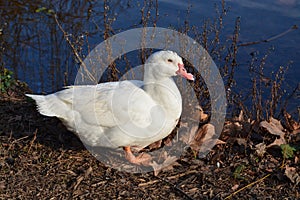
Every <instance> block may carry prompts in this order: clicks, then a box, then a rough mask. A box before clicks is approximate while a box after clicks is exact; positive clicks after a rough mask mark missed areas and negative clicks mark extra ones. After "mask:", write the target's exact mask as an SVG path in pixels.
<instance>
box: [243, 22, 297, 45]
mask: <svg viewBox="0 0 300 200" xmlns="http://www.w3.org/2000/svg"><path fill="white" fill-rule="evenodd" d="M297 29H298V26H297V25H293V26H292V27H290V28H289V29H288V30H286V31H284V32H282V33H279V34H278V35H275V36H273V37H270V38H268V39H265V40H258V41H254V42H246V43H242V44H239V45H238V47H244V46H250V45H254V44H260V43H265V42H271V41H273V40H276V39H278V38H280V37H283V36H285V35H286V34H288V33H289V32H292V31H294V30H297Z"/></svg>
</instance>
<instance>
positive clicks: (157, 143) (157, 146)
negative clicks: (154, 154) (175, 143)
mask: <svg viewBox="0 0 300 200" xmlns="http://www.w3.org/2000/svg"><path fill="white" fill-rule="evenodd" d="M161 143H162V140H158V141H156V142H153V143H152V144H150V145H149V148H150V150H152V149H158V148H159V147H161Z"/></svg>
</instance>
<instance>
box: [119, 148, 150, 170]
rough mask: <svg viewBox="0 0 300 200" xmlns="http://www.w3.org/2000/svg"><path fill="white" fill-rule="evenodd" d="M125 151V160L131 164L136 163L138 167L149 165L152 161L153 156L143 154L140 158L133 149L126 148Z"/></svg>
mask: <svg viewBox="0 0 300 200" xmlns="http://www.w3.org/2000/svg"><path fill="white" fill-rule="evenodd" d="M123 149H124V151H125V158H126V159H127V160H128V161H129V162H131V163H134V164H136V165H141V164H142V165H145V166H147V165H149V163H150V161H151V159H152V158H151V156H150V155H149V154H145V153H141V154H140V155H138V156H134V155H133V153H132V151H131V149H130V146H128V147H124V148H123Z"/></svg>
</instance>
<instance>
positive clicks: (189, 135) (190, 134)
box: [180, 126, 198, 144]
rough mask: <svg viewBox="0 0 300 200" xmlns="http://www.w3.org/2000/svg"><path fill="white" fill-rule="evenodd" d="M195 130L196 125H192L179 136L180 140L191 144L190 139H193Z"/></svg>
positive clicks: (196, 128)
mask: <svg viewBox="0 0 300 200" xmlns="http://www.w3.org/2000/svg"><path fill="white" fill-rule="evenodd" d="M197 130H198V126H193V127H192V128H191V129H190V131H189V132H187V133H186V134H184V135H182V136H181V138H180V140H181V141H182V142H184V143H186V144H191V143H192V141H193V140H194V137H195V134H196V131H197Z"/></svg>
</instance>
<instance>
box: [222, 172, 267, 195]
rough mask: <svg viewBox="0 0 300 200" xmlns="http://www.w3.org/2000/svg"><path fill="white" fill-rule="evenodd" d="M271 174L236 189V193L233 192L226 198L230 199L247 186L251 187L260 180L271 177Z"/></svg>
mask: <svg viewBox="0 0 300 200" xmlns="http://www.w3.org/2000/svg"><path fill="white" fill-rule="evenodd" d="M270 175H271V174H267V175H266V176H264V177H262V178H261V179H258V180H257V181H254V182H253V183H250V184H248V185H246V186H245V187H242V188H241V189H239V190H237V191H235V192H234V193H232V194H231V195H229V196H227V197H226V198H225V199H230V198H232V197H233V196H234V195H236V194H237V193H239V192H240V191H242V190H244V189H246V188H248V187H251V186H252V185H254V184H256V183H258V182H261V181H263V180H264V179H266V178H267V177H269V176H270ZM225 199H224V200H225Z"/></svg>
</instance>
